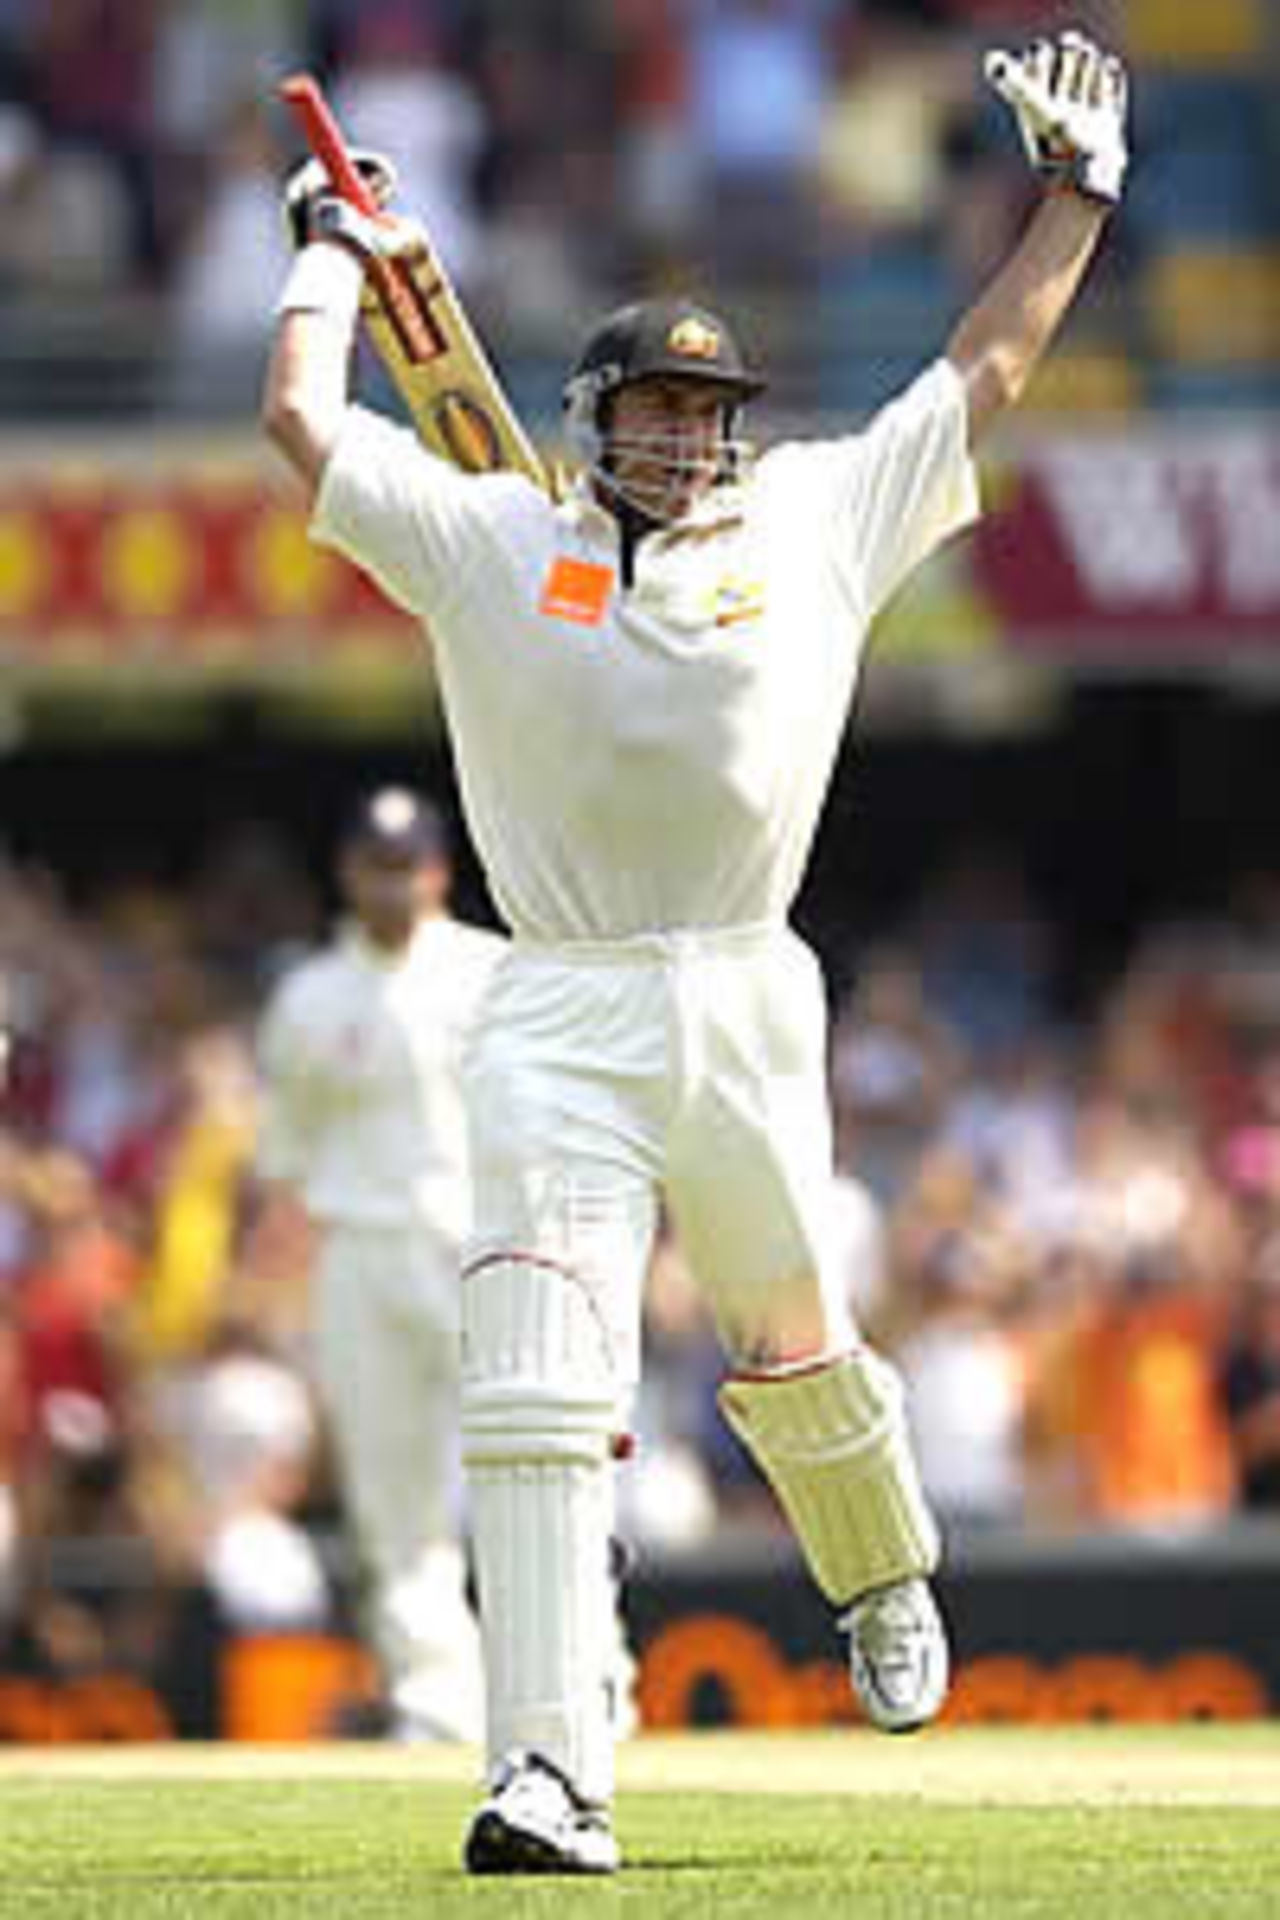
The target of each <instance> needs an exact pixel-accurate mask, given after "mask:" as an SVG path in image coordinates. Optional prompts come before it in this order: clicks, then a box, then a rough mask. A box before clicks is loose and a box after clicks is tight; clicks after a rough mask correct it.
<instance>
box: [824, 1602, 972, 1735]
mask: <svg viewBox="0 0 1280 1920" xmlns="http://www.w3.org/2000/svg"><path fill="white" fill-rule="evenodd" d="M839 1624H840V1626H841V1627H843V1628H844V1630H845V1631H846V1632H847V1633H848V1635H849V1671H850V1674H851V1676H852V1679H853V1686H854V1691H855V1692H856V1693H857V1695H858V1698H859V1699H860V1700H861V1702H862V1704H863V1707H864V1708H865V1709H866V1713H867V1718H868V1719H869V1720H871V1721H872V1722H873V1723H874V1725H876V1726H877V1727H879V1728H880V1729H881V1730H882V1732H884V1733H911V1732H912V1731H913V1730H914V1729H915V1728H916V1727H922V1726H924V1725H925V1723H926V1722H927V1721H929V1720H932V1719H933V1717H934V1715H935V1714H936V1713H937V1712H938V1710H939V1708H940V1707H941V1706H942V1703H943V1701H944V1700H945V1699H946V1697H947V1682H948V1677H949V1664H950V1663H949V1660H948V1657H947V1635H946V1630H945V1628H944V1627H943V1624H942V1616H941V1615H940V1614H939V1612H938V1609H937V1606H936V1605H935V1603H934V1598H933V1595H932V1594H931V1593H930V1591H929V1588H928V1585H927V1583H926V1582H925V1581H923V1580H900V1581H898V1582H897V1584H896V1585H894V1586H891V1587H877V1588H876V1589H875V1591H874V1592H872V1593H864V1594H863V1596H862V1598H861V1599H860V1600H857V1601H855V1603H854V1604H853V1606H852V1607H850V1609H849V1611H848V1613H847V1614H845V1616H844V1618H843V1619H842V1620H841V1621H840V1623H839Z"/></svg>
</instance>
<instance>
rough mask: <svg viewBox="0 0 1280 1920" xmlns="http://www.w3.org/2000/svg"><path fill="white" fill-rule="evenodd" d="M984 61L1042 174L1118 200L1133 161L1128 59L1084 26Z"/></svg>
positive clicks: (995, 53) (1105, 199) (1079, 190)
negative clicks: (1083, 29) (1127, 140)
mask: <svg viewBox="0 0 1280 1920" xmlns="http://www.w3.org/2000/svg"><path fill="white" fill-rule="evenodd" d="M983 65H984V68H985V71H986V76H987V79H988V80H989V81H990V82H991V85H992V86H993V87H994V88H995V90H996V92H997V93H998V94H999V95H1000V97H1001V99H1002V100H1007V101H1008V103H1009V105H1010V107H1011V108H1012V109H1013V112H1014V116H1015V118H1016V120H1017V123H1018V132H1019V133H1020V134H1021V136H1022V144H1023V146H1024V147H1025V148H1026V150H1027V155H1028V158H1029V159H1030V161H1031V164H1032V166H1033V167H1034V168H1035V170H1036V172H1037V173H1038V174H1039V175H1040V176H1041V178H1042V179H1043V180H1046V181H1049V182H1051V183H1052V184H1054V185H1058V186H1067V187H1070V188H1072V189H1074V191H1075V192H1077V193H1080V194H1083V195H1084V196H1085V197H1086V198H1087V199H1090V200H1099V201H1101V202H1103V204H1104V205H1106V206H1114V205H1115V204H1116V202H1117V201H1118V200H1119V198H1120V192H1121V188H1122V187H1123V185H1124V176H1125V169H1126V167H1127V166H1128V164H1129V153H1128V148H1127V146H1126V144H1125V119H1126V115H1127V111H1128V105H1129V76H1128V74H1127V72H1126V71H1125V66H1124V62H1123V61H1122V60H1118V59H1117V58H1116V57H1115V56H1114V55H1113V54H1106V53H1104V52H1103V51H1102V49H1101V48H1100V47H1098V46H1095V44H1094V42H1093V41H1092V40H1087V39H1086V38H1085V36H1084V35H1083V34H1082V33H1074V32H1067V33H1060V34H1059V35H1058V36H1057V38H1056V39H1054V40H1036V41H1033V43H1032V45H1031V46H1030V47H1029V48H1028V49H1027V51H1026V52H1025V53H1021V54H1018V53H1002V52H999V51H992V52H991V53H989V54H988V55H987V57H986V60H985V61H984V63H983Z"/></svg>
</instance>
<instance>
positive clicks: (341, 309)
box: [276, 241, 364, 333]
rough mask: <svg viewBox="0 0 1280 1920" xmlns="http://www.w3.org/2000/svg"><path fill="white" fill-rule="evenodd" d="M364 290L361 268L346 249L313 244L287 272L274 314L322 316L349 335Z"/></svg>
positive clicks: (353, 326)
mask: <svg viewBox="0 0 1280 1920" xmlns="http://www.w3.org/2000/svg"><path fill="white" fill-rule="evenodd" d="M363 286H364V264H363V262H362V261H360V260H357V259H356V257H355V255H354V254H353V253H352V252H351V251H350V250H349V249H348V248H347V247H341V246H333V245H330V244H328V243H327V242H325V241H312V242H311V243H310V244H309V245H308V246H305V247H304V248H303V249H302V251H301V253H300V254H299V255H298V257H297V259H296V260H295V261H294V263H293V266H292V267H291V268H290V270H289V277H288V279H287V280H286V281H285V283H284V288H283V290H282V292H281V294H280V298H279V300H278V301H277V302H276V313H277V315H280V314H285V313H321V314H323V315H324V317H325V319H326V320H332V321H333V323H334V325H335V326H340V327H342V328H343V329H344V330H345V331H346V332H348V333H352V332H354V330H355V324H356V315H357V313H358V312H359V310H360V293H361V289H362V287H363Z"/></svg>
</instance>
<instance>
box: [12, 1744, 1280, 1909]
mask: <svg viewBox="0 0 1280 1920" xmlns="http://www.w3.org/2000/svg"><path fill="white" fill-rule="evenodd" d="M473 1773H474V1760H473V1759H470V1758H468V1757H467V1756H459V1755H457V1754H454V1753H444V1752H436V1751H426V1750H420V1751H418V1752H414V1753H407V1754H406V1753H400V1752H396V1751H394V1750H392V1749H387V1748H376V1747H370V1748H365V1747H326V1748H319V1749H310V1750H305V1751H295V1750H267V1749H258V1750H249V1749H243V1748H220V1749H214V1748H198V1749H191V1748H183V1749H175V1748H152V1749H142V1750H140V1749H115V1750H110V1751H108V1750H79V1751H76V1750H71V1751H65V1752H61V1753H59V1752H54V1751H52V1750H48V1749H26V1750H25V1751H21V1750H17V1749H12V1748H10V1749H6V1750H4V1751H3V1754H2V1755H0V1915H4V1916H6V1920H7V1916H10V1915H23V1916H29V1920H43V1916H53V1915H55V1914H56V1915H58V1916H59V1917H60V1920H61V1917H62V1916H66V1917H67V1920H82V1917H83V1920H158V1916H162V1915H163V1916H172V1920H215V1917H216V1920H283V1917H284V1916H289V1920H293V1917H294V1916H299V1917H303V1916H305V1917H306V1920H312V1917H314V1920H319V1917H320V1916H324V1917H325V1920H374V1917H375V1916H376V1917H377V1920H391V1916H393V1915H394V1916H396V1920H411V1917H412V1916H416V1915H422V1916H423V1917H424V1920H427V1916H430V1917H431V1920H436V1917H437V1916H440V1917H441V1920H448V1917H449V1916H453V1915H457V1914H463V1913H466V1914H468V1915H471V1916H480V1915H502V1916H503V1920H508V1917H509V1916H510V1920H523V1917H524V1916H528V1920H541V1917H542V1916H548V1917H550V1916H552V1915H555V1916H557V1920H575V1916H577V1915H579V1914H581V1915H587V1914H592V1915H594V1914H597V1913H599V1914H606V1915H607V1914H612V1913H623V1914H625V1913H632V1914H635V1915H636V1916H637V1920H638V1917H639V1916H640V1915H643V1916H644V1920H676V1917H677V1916H680V1917H683V1916H691V1917H692V1916H702V1915H707V1916H710V1915H717V1916H719V1915H728V1916H739V1915H742V1916H754V1915H760V1916H764V1915H766V1914H768V1915H770V1916H778V1915H790V1914H796V1915H803V1916H805V1920H824V1917H825V1916H827V1915H837V1914H838V1915H850V1916H856V1917H857V1920H889V1917H890V1916H892V1920H929V1916H933V1915H938V1916H942V1915H956V1916H959V1915H964V1916H966V1917H967V1916H975V1915H978V1916H985V1915H988V1914H992V1915H1000V1916H1005V1915H1009V1916H1023V1915H1044V1916H1046V1917H1047V1916H1050V1915H1052V1916H1053V1920H1080V1917H1081V1916H1093V1915H1098V1916H1116V1920H1138V1917H1139V1916H1146V1915H1151V1916H1159V1917H1160V1920H1180V1917H1181V1916H1184V1915H1185V1916H1187V1920H1191V1917H1192V1916H1195V1920H1212V1917H1213V1916H1217V1915H1222V1914H1231V1915H1258V1916H1263V1915H1267V1916H1276V1915H1280V1726H1270V1725H1267V1726H1251V1727H1240V1728H1222V1727H1217V1728H1213V1727H1204V1728H1169V1729H1155V1728H1150V1729H1145V1728H1144V1729H1128V1730H1125V1729H1102V1728H1099V1729H1089V1730H1082V1729H1068V1730H1061V1731H1058V1730H1054V1731H1040V1730H1028V1729H1023V1730H1012V1729H1010V1730H1007V1731H1001V1730H982V1731H978V1730H955V1731H946V1730H943V1731H939V1732H936V1733H933V1734H930V1735H927V1736H924V1737H922V1738H919V1739H917V1740H914V1741H885V1740H883V1739H880V1738H878V1737H877V1736H875V1735H873V1734H869V1733H866V1732H854V1733H851V1732H845V1733H839V1732H831V1733H819V1734H812V1735H805V1736H795V1737H793V1736H789V1735H776V1736H766V1735H752V1736H745V1735H703V1736H691V1737H688V1738H684V1739H661V1740H657V1739H646V1740H641V1741H638V1742H636V1743H634V1744H633V1745H632V1746H631V1747H630V1748H628V1749H627V1750H626V1752H625V1753H624V1756H623V1762H622V1774H623V1784H622V1794H621V1801H620V1810H619V1828H620V1832H621V1836H622V1840H623V1844H624V1847H625V1851H626V1856H627V1868H626V1871H625V1872H624V1873H623V1874H622V1875H621V1876H620V1878H619V1879H618V1880H616V1881H613V1882H574V1881H566V1880H519V1881H510V1880H481V1881H468V1880H466V1879H465V1878H464V1876H463V1875H462V1873H461V1871H460V1869H459V1866H458V1841H459V1835H460V1832H461V1830H462V1827H463V1824H464V1823H465V1820H466V1818H467V1814H468V1811H469V1808H470V1807H471V1805H472V1803H473V1799H474V1787H473V1783H472V1780H471V1777H470V1776H471V1775H472V1774H473Z"/></svg>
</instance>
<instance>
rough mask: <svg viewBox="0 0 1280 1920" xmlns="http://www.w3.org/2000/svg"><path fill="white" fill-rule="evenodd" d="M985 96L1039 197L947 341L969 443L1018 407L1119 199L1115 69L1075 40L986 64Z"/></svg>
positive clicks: (1122, 78) (1122, 84)
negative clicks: (1021, 149)
mask: <svg viewBox="0 0 1280 1920" xmlns="http://www.w3.org/2000/svg"><path fill="white" fill-rule="evenodd" d="M987 73H988V77H989V78H990V80H991V83H992V85H993V86H994V87H995V88H996V89H997V91H998V92H999V93H1001V94H1002V95H1003V97H1004V98H1005V99H1006V100H1008V101H1009V103H1010V105H1011V107H1012V108H1013V111H1014V113H1015V114H1016V115H1017V120H1018V128H1019V132H1020V134H1021V136H1022V140H1023V144H1024V146H1025V147H1026V149H1027V152H1028V155H1029V157H1030V159H1031V161H1032V164H1033V165H1034V166H1035V168H1036V171H1037V172H1038V173H1039V174H1040V175H1041V177H1042V178H1043V179H1044V181H1045V187H1046V196H1045V199H1044V201H1043V203H1042V204H1041V206H1040V207H1039V208H1038V209H1037V211H1036V213H1035V215H1034V217H1033V218H1032V221H1031V224H1030V226H1029V227H1028V228H1027V231H1026V233H1025V234H1024V235H1023V237H1022V239H1021V241H1020V242H1019V244H1018V246H1017V247H1016V248H1015V250H1014V252H1013V254H1012V256H1011V257H1010V259H1009V260H1008V261H1007V262H1006V264H1005V265H1004V267H1003V268H1002V269H1001V270H1000V272H999V273H998V274H997V275H996V277H995V279H994V280H993V281H992V282H991V285H990V286H989V287H988V288H987V290H986V292H985V293H984V294H983V295H982V296H981V298H980V299H979V300H978V301H977V302H976V303H975V305H974V306H973V307H971V308H970V310H969V312H968V313H967V314H965V316H964V318H963V319H962V320H961V321H960V322H959V324H958V325H957V327H956V328H955V330H954V331H953V333H952V335H951V338H950V339H949V341H948V342H947V358H948V359H949V360H950V361H951V362H952V364H953V365H954V366H955V367H956V368H957V369H958V370H959V372H960V373H961V374H962V375H963V376H964V379H965V383H966V386H967V389H968V401H969V439H970V442H971V444H972V443H975V442H976V441H977V440H978V439H979V438H980V437H981V435H982V434H983V432H984V431H985V430H986V428H987V427H988V426H989V425H990V423H991V421H992V420H993V419H995V417H996V416H997V415H998V414H999V413H1001V412H1002V411H1003V409H1004V408H1005V407H1008V406H1012V405H1013V403H1014V402H1015V401H1016V400H1017V399H1018V398H1019V397H1020V395H1021V394H1022V392H1023V390H1024V388H1025V387H1026V384H1027V381H1028V380H1029V379H1030V377H1031V373H1032V371H1033V369H1034V368H1035V365H1036V363H1037V361H1038V360H1039V359H1040V357H1041V355H1042V354H1043V353H1044V351H1045V349H1046V348H1047V347H1048V345H1049V342H1050V341H1051V340H1052V339H1053V336H1054V334H1055V333H1056V332H1057V330H1058V327H1059V326H1060V324H1061V322H1062V319H1063V317H1064V315H1065V314H1066V312H1067V309H1068V308H1069V307H1070V305H1071V302H1072V300H1073V299H1074V298H1075V295H1076V292H1077V290H1078V288H1079V286H1080V283H1081V281H1082V279H1083V278H1084V273H1085V269H1086V268H1087V267H1088V264H1089V262H1090V260H1091V259H1092V257H1093V254H1094V251H1095V249H1096V247H1097V244H1098V241H1099V239H1100V237H1101V234H1102V229H1103V227H1104V225H1105V223H1106V219H1107V215H1108V214H1109V213H1110V212H1111V210H1112V208H1113V207H1114V206H1115V204H1116V202H1117V201H1118V200H1119V197H1120V191H1121V186H1122V184H1123V180H1124V173H1125V166H1126V160H1127V156H1126V151H1125V135H1124V127H1125V114H1126V108H1127V101H1128V81H1127V78H1126V75H1125V71H1124V67H1123V66H1122V64H1121V62H1120V61H1119V60H1116V59H1114V58H1111V57H1109V56H1107V55H1105V54H1103V53H1102V52H1101V51H1100V49H1099V48H1097V47H1096V46H1094V45H1093V43H1092V42H1091V41H1088V40H1086V39H1084V37H1083V36H1082V35H1080V34H1074V33H1064V34H1062V35H1060V36H1059V38H1058V39H1057V40H1056V41H1047V40H1041V41H1037V42H1036V43H1035V44H1034V45H1033V46H1032V47H1031V49H1030V50H1029V51H1028V53H1027V54H1026V55H1025V56H1022V57H1017V56H1011V55H1008V54H993V55H991V56H989V58H988V61H987Z"/></svg>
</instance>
